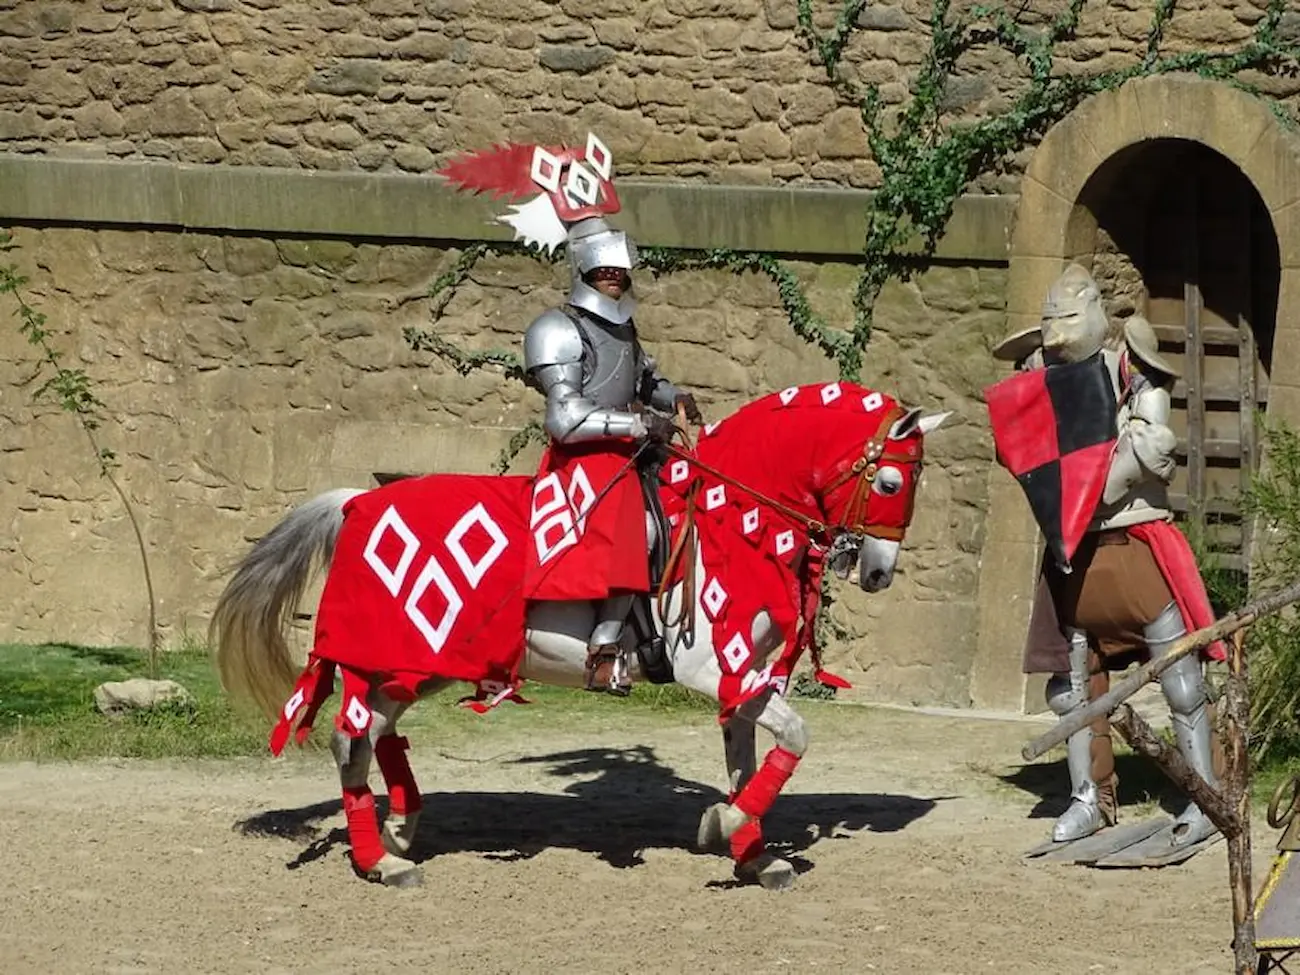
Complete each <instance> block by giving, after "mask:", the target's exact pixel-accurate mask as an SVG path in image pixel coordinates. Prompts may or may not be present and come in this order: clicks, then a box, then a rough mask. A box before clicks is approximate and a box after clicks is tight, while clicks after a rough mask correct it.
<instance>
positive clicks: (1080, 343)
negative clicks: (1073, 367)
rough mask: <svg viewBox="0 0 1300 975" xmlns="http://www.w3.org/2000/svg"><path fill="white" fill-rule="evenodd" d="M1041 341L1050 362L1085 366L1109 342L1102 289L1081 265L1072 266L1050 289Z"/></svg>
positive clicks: (1044, 311) (1045, 305) (1045, 307)
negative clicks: (1079, 363)
mask: <svg viewBox="0 0 1300 975" xmlns="http://www.w3.org/2000/svg"><path fill="white" fill-rule="evenodd" d="M1042 337H1043V354H1044V357H1045V358H1047V359H1048V360H1049V361H1050V360H1055V361H1057V362H1082V361H1083V360H1084V359H1087V358H1089V357H1090V356H1092V355H1095V354H1096V353H1097V352H1098V351H1100V350H1101V346H1102V342H1103V341H1105V338H1106V312H1105V310H1104V309H1103V308H1102V307H1101V289H1100V288H1098V287H1097V282H1096V281H1094V280H1093V279H1092V275H1091V274H1089V273H1088V272H1087V271H1086V270H1085V269H1084V268H1083V267H1082V266H1081V265H1079V264H1071V265H1070V266H1069V267H1067V268H1066V269H1065V271H1064V272H1062V274H1061V276H1060V277H1059V278H1057V279H1056V281H1054V282H1053V283H1052V287H1051V288H1050V289H1048V292H1047V300H1046V301H1044V302H1043V320H1042Z"/></svg>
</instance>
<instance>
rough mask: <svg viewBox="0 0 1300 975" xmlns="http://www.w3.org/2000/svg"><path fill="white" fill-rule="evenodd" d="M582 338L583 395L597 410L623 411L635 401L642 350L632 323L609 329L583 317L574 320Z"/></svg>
mask: <svg viewBox="0 0 1300 975" xmlns="http://www.w3.org/2000/svg"><path fill="white" fill-rule="evenodd" d="M574 321H575V323H576V324H577V326H578V331H579V332H580V333H581V334H582V345H583V350H584V352H585V354H584V355H583V358H582V392H583V395H585V396H586V397H587V399H589V400H591V402H593V403H595V404H596V405H597V406H603V407H607V408H609V409H617V410H626V409H627V408H628V407H630V406H631V405H632V403H633V402H635V401H636V400H637V398H638V397H637V391H638V384H639V382H640V379H641V346H640V344H639V343H638V342H637V340H636V332H635V331H634V329H633V326H632V323H631V322H627V323H625V324H623V325H612V324H610V323H608V322H603V321H600V320H598V319H595V318H591V317H589V316H587V315H584V314H582V313H578V314H577V315H575V316H574Z"/></svg>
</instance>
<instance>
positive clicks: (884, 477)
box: [871, 467, 903, 497]
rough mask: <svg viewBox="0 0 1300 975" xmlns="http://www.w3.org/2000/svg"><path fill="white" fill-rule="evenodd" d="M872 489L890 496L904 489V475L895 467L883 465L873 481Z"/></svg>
mask: <svg viewBox="0 0 1300 975" xmlns="http://www.w3.org/2000/svg"><path fill="white" fill-rule="evenodd" d="M871 490H873V491H875V492H876V493H877V494H880V495H884V496H885V497H890V496H891V495H894V494H897V493H898V492H899V491H901V490H903V475H902V474H900V473H899V472H898V471H897V470H895V469H894V468H893V467H882V468H881V469H880V470H879V471H878V472H877V473H876V477H875V479H874V480H873V481H872V482H871Z"/></svg>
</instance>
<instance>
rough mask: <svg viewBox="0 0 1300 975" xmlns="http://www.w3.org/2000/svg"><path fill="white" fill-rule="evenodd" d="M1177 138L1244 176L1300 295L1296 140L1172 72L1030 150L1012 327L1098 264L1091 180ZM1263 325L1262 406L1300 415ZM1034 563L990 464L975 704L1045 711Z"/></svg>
mask: <svg viewBox="0 0 1300 975" xmlns="http://www.w3.org/2000/svg"><path fill="white" fill-rule="evenodd" d="M1173 141H1177V142H1181V143H1193V144H1198V148H1199V147H1204V148H1205V149H1207V150H1213V154H1217V156H1219V157H1222V158H1223V159H1224V160H1225V161H1226V162H1228V163H1230V164H1231V166H1232V167H1235V170H1237V171H1239V173H1240V174H1241V175H1242V176H1243V177H1244V180H1246V181H1248V183H1249V186H1250V187H1251V188H1253V192H1254V194H1256V195H1257V197H1258V201H1259V202H1260V204H1261V207H1262V212H1263V213H1264V214H1266V215H1267V219H1266V222H1267V223H1269V224H1271V227H1272V232H1273V237H1274V238H1275V240H1276V265H1277V273H1276V276H1275V278H1274V280H1276V282H1277V284H1276V288H1277V292H1276V295H1275V296H1273V298H1272V299H1271V300H1273V301H1274V304H1273V307H1274V308H1276V309H1282V310H1285V309H1288V308H1291V307H1295V306H1296V305H1297V302H1300V139H1297V138H1296V137H1295V136H1293V135H1291V134H1290V133H1288V132H1287V131H1286V130H1285V129H1283V128H1282V126H1281V125H1280V123H1279V120H1278V119H1277V118H1276V117H1275V116H1274V115H1273V113H1272V112H1271V111H1270V109H1269V107H1268V106H1267V105H1266V104H1264V103H1263V102H1262V101H1261V100H1260V99H1257V98H1255V97H1252V96H1250V95H1248V94H1246V93H1244V92H1241V91H1239V90H1237V89H1235V88H1232V87H1230V86H1228V85H1224V84H1221V83H1218V82H1212V81H1206V80H1204V79H1200V78H1196V77H1194V76H1184V75H1167V76H1161V77H1155V78H1143V79H1135V80H1134V81H1130V82H1128V83H1127V84H1125V85H1123V86H1122V87H1121V88H1119V89H1117V90H1115V91H1113V92H1106V93H1103V94H1100V95H1097V96H1095V97H1093V98H1091V99H1089V100H1088V101H1086V102H1085V103H1084V104H1083V105H1081V106H1080V107H1079V108H1078V109H1077V110H1076V111H1075V112H1073V113H1072V114H1071V115H1070V116H1069V117H1068V118H1066V119H1064V120H1063V121H1061V122H1060V123H1058V124H1057V125H1056V126H1054V127H1053V128H1052V129H1051V130H1050V131H1049V132H1048V133H1047V135H1046V137H1045V138H1044V139H1043V142H1042V144H1041V145H1040V146H1039V148H1038V149H1037V150H1036V151H1035V153H1034V155H1033V157H1032V159H1031V160H1030V163H1029V166H1028V168H1027V169H1026V172H1025V175H1024V177H1023V179H1022V181H1021V187H1020V201H1019V205H1018V208H1017V216H1016V226H1015V230H1014V233H1013V235H1012V241H1011V247H1010V252H1009V256H1010V268H1009V274H1008V287H1007V329H1008V330H1010V329H1012V328H1015V327H1019V326H1024V325H1032V324H1036V323H1037V321H1038V318H1039V313H1040V309H1041V307H1042V300H1043V295H1044V294H1045V293H1046V291H1047V289H1048V287H1049V286H1050V285H1051V283H1052V281H1053V280H1054V279H1055V277H1056V276H1057V275H1058V274H1059V273H1060V271H1061V270H1062V268H1063V267H1064V266H1065V264H1066V263H1067V262H1069V261H1071V260H1079V261H1080V262H1081V263H1083V264H1084V265H1085V266H1089V265H1091V264H1092V263H1093V259H1094V256H1095V254H1096V248H1097V241H1098V230H1099V222H1098V209H1097V199H1098V198H1099V189H1098V184H1099V183H1104V181H1105V180H1106V178H1107V176H1106V174H1107V171H1108V170H1109V171H1111V172H1114V171H1115V170H1117V169H1118V168H1119V167H1118V166H1117V165H1116V160H1117V159H1119V158H1120V157H1122V156H1123V155H1130V156H1131V155H1133V154H1135V153H1136V152H1138V151H1140V150H1142V148H1143V147H1144V146H1145V147H1149V146H1151V145H1153V144H1155V143H1156V142H1173ZM1090 184H1091V185H1090ZM1103 195H1104V194H1103ZM1270 332H1271V335H1270V346H1271V348H1270V352H1271V363H1270V365H1271V368H1270V369H1269V373H1270V375H1269V377H1268V378H1269V385H1268V405H1267V413H1268V415H1269V416H1270V417H1283V418H1286V419H1287V420H1288V421H1290V422H1293V423H1300V321H1296V320H1293V319H1291V318H1289V317H1288V316H1287V315H1286V314H1282V315H1280V316H1279V317H1278V320H1277V321H1276V327H1275V329H1270ZM1038 559H1039V548H1038V531H1037V528H1036V526H1035V525H1034V523H1033V520H1032V518H1030V517H1029V514H1028V511H1027V509H1026V507H1025V505H1024V502H1023V499H1022V497H1021V496H1020V493H1019V490H1018V489H1017V488H1016V486H1015V484H1014V482H1013V481H1012V480H1011V478H1009V477H1007V476H1006V473H1005V472H1004V471H1002V470H1001V469H1000V468H996V467H995V468H994V469H993V470H992V471H991V473H990V484H989V512H988V518H987V521H986V534H985V544H984V551H983V559H982V565H981V578H980V594H979V603H980V614H979V621H980V623H979V625H980V632H979V641H978V646H977V652H976V657H975V661H974V664H973V667H972V673H971V697H972V702H973V704H974V705H975V706H976V707H985V708H998V709H1004V710H1024V711H1030V712H1037V711H1040V710H1042V709H1043V704H1042V693H1041V683H1042V682H1041V680H1031V679H1026V678H1025V676H1024V675H1022V674H1021V673H1020V654H1021V649H1022V647H1023V644H1024V634H1025V627H1026V625H1027V622H1028V617H1029V606H1030V599H1031V596H1032V591H1033V589H1032V587H1033V581H1034V578H1035V576H1036V573H1037V569H1038Z"/></svg>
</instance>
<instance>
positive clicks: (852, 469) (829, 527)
mask: <svg viewBox="0 0 1300 975" xmlns="http://www.w3.org/2000/svg"><path fill="white" fill-rule="evenodd" d="M906 413H907V411H906V410H905V409H903V408H902V407H901V406H894V407H892V408H891V409H890V410H889V411H887V412H886V413H885V415H884V416H883V417H882V418H881V420H880V424H879V425H878V426H877V427H876V431H875V433H873V434H872V435H871V437H870V439H868V440H867V442H866V444H865V445H864V446H863V448H862V454H861V455H860V456H859V457H857V458H855V459H854V461H853V462H852V463H851V464H849V465H848V466H847V467H846V468H844V469H843V470H842V471H837V472H833V473H832V477H831V480H830V482H829V483H828V484H827V485H826V487H825V488H824V489H823V491H822V496H823V497H828V496H829V495H831V494H833V493H834V492H836V491H838V490H840V489H841V488H843V487H844V486H845V485H846V484H848V483H849V482H850V481H853V480H854V479H855V478H856V482H855V483H854V485H853V493H852V494H851V495H850V496H849V501H848V504H847V505H846V507H845V508H844V514H843V516H842V517H841V519H840V520H838V521H836V522H833V523H828V522H824V521H821V520H819V519H817V518H811V517H809V516H808V515H805V514H804V513H803V512H801V511H796V510H795V509H793V508H791V507H790V506H789V505H786V504H783V503H781V502H780V501H778V500H776V499H775V498H770V497H768V496H767V495H765V494H763V493H762V492H761V491H757V490H755V489H754V488H752V487H750V486H748V485H746V484H743V483H741V482H740V481H737V480H736V479H735V478H733V477H731V476H730V475H728V474H724V473H723V472H722V471H719V470H717V469H716V468H714V467H711V466H710V465H708V464H705V463H703V462H701V461H700V460H698V459H697V458H696V457H695V456H694V452H693V445H692V443H691V438H690V433H689V432H688V427H687V424H686V418H685V416H684V415H683V413H682V411H681V410H680V409H679V410H678V417H677V421H678V422H677V432H678V434H679V436H680V438H681V440H682V441H683V443H685V445H686V449H685V450H683V449H682V448H681V447H678V446H676V445H675V444H673V443H671V442H669V443H666V444H664V445H663V446H664V449H665V450H666V451H667V453H669V454H670V455H672V456H674V457H677V458H678V459H679V460H684V461H686V462H687V463H688V464H690V465H692V466H694V467H695V468H697V469H698V470H700V471H703V472H704V473H705V474H708V475H710V476H711V477H715V478H717V479H718V480H719V481H721V482H723V483H724V484H728V485H730V486H731V487H734V488H736V489H737V490H739V491H743V492H744V493H745V494H747V495H749V496H750V497H752V498H753V499H754V500H755V501H757V502H759V503H760V504H762V505H765V506H767V507H768V508H770V509H772V510H773V511H775V512H777V513H779V514H781V515H784V516H785V517H787V518H789V519H790V520H791V521H793V522H795V523H796V524H798V525H800V526H802V527H803V529H804V531H805V532H806V533H807V534H808V540H809V543H810V544H809V546H808V547H807V552H806V558H808V559H809V560H810V565H811V563H815V568H814V569H813V571H814V572H815V573H816V574H817V575H818V576H820V566H821V564H822V561H823V560H824V559H825V557H826V555H827V553H828V552H830V551H832V550H833V549H835V548H837V547H840V546H842V545H843V543H844V541H845V540H846V539H845V536H856V537H861V536H863V535H871V536H874V537H876V538H884V539H888V540H890V541H895V542H897V541H901V540H902V538H903V534H904V533H905V532H906V531H907V527H908V525H909V524H911V521H912V508H913V504H914V502H915V487H916V485H915V478H913V483H912V493H911V494H910V495H909V498H908V501H907V511H906V514H905V515H904V518H903V523H902V525H900V526H898V527H894V526H887V525H872V524H871V523H870V522H869V521H867V506H868V504H869V503H870V500H871V486H872V483H873V482H874V481H875V477H876V473H877V472H878V471H879V469H880V464H881V463H882V462H884V461H892V462H896V463H899V464H913V465H915V466H917V467H918V468H919V467H920V466H921V463H922V454H921V450H920V449H918V447H917V445H916V443H915V442H910V441H908V443H909V444H910V446H908V447H904V446H903V443H904V442H905V441H898V440H891V439H890V437H889V431H890V429H891V428H892V427H893V425H894V424H895V423H896V422H897V421H898V420H899V419H900V418H901V417H903V416H904V415H906ZM699 488H700V481H699V480H698V479H696V480H695V481H694V482H693V483H692V484H691V486H690V487H689V488H687V491H686V498H685V501H686V509H685V514H684V516H683V524H682V530H681V532H679V533H678V537H677V542H676V543H675V544H674V545H673V548H672V551H671V553H670V554H669V556H668V561H667V563H666V564H665V566H664V571H663V575H662V577H661V578H660V581H659V591H658V592H657V593H656V599H657V602H658V608H659V618H660V619H661V620H663V621H664V624H665V625H666V626H676V625H678V624H681V625H682V626H683V628H684V629H686V630H689V629H692V628H693V626H694V612H693V611H692V607H691V605H690V603H691V600H692V598H693V595H694V592H695V559H694V557H692V558H690V559H689V560H688V561H687V562H686V564H685V565H684V566H683V572H682V582H683V586H682V605H681V611H680V613H679V614H678V616H677V618H676V619H674V620H672V621H671V622H669V620H668V616H667V611H666V607H665V606H664V599H665V597H666V596H667V594H668V591H669V586H670V580H671V579H672V578H673V575H674V574H675V573H676V569H677V566H678V563H679V562H681V561H682V558H683V556H684V554H685V553H686V551H688V550H689V551H691V552H692V553H693V552H694V551H695V503H696V498H697V496H698V493H699ZM687 636H688V638H690V637H691V636H693V634H689V633H688V634H687Z"/></svg>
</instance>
